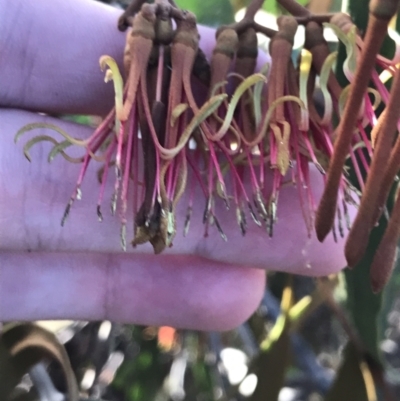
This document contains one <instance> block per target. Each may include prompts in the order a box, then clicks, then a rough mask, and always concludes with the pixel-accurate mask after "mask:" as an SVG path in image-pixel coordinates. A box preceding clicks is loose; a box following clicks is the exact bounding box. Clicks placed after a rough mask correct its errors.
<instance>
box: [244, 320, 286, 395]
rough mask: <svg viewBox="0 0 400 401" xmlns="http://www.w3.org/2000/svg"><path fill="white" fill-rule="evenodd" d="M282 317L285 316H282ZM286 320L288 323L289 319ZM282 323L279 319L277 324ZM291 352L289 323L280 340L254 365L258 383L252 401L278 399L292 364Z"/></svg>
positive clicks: (259, 357)
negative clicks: (287, 371)
mask: <svg viewBox="0 0 400 401" xmlns="http://www.w3.org/2000/svg"><path fill="white" fill-rule="evenodd" d="M281 317H283V316H282V315H281V316H280V318H281ZM285 320H286V322H287V321H288V319H285ZM281 323H282V320H281V319H279V318H278V320H277V322H276V324H278V325H281ZM274 328H275V327H274ZM272 330H274V329H272ZM290 352H291V348H290V335H289V329H288V323H285V325H284V327H283V330H282V331H281V334H280V336H279V338H278V339H277V340H276V341H274V342H272V343H271V344H270V346H269V347H268V349H267V350H266V351H262V352H261V353H260V355H259V356H258V357H257V359H256V361H255V363H254V371H255V373H256V374H257V378H258V381H257V386H256V389H255V390H254V393H253V395H252V396H251V398H250V401H276V400H277V399H278V396H279V392H280V391H281V388H282V387H283V383H284V380H285V374H286V370H287V368H288V366H289V364H290Z"/></svg>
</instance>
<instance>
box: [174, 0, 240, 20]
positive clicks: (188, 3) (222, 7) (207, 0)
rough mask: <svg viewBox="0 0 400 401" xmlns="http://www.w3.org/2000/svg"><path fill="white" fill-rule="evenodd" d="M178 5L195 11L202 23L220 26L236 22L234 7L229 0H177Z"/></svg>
mask: <svg viewBox="0 0 400 401" xmlns="http://www.w3.org/2000/svg"><path fill="white" fill-rule="evenodd" d="M176 4H177V5H178V7H180V8H183V9H185V10H189V11H191V12H193V13H194V14H195V15H196V17H197V21H198V22H199V23H200V24H204V25H209V26H218V25H223V24H230V23H232V22H234V13H233V7H232V5H231V3H230V1H229V0H219V1H218V3H216V2H215V0H202V1H198V0H176Z"/></svg>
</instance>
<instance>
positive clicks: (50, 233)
mask: <svg viewBox="0 0 400 401" xmlns="http://www.w3.org/2000/svg"><path fill="white" fill-rule="evenodd" d="M41 120H43V121H47V122H51V123H54V124H59V126H60V127H62V128H64V129H65V130H67V131H68V132H69V133H70V134H71V135H73V136H82V135H84V136H88V135H89V134H90V132H91V129H90V128H88V127H81V126H78V125H76V124H72V123H67V122H61V121H57V120H55V119H51V118H48V117H47V118H46V117H43V116H39V115H35V114H31V113H28V112H21V111H1V112H0V125H1V126H2V127H3V132H7V133H8V135H7V136H6V135H4V139H3V143H2V147H1V149H0V152H1V153H0V246H1V247H2V248H3V249H7V250H12V251H19V252H23V251H44V250H45V251H52V252H53V251H62V252H65V251H74V252H78V251H85V252H87V251H93V252H99V251H101V252H119V250H120V239H119V232H120V224H119V221H118V217H111V216H110V215H109V214H105V219H104V221H103V222H102V223H98V222H97V215H96V208H95V205H96V203H97V196H98V191H99V184H98V183H97V181H96V178H95V175H96V170H97V169H98V168H99V167H100V165H99V164H92V165H91V167H90V169H89V170H88V172H87V173H86V178H85V181H84V184H83V186H82V194H83V199H82V200H81V201H77V202H75V204H74V205H73V208H72V211H71V213H70V217H69V220H68V221H67V224H66V226H65V227H63V228H61V227H60V219H61V216H62V214H63V211H64V208H65V205H66V203H67V202H68V199H69V197H70V195H71V193H72V191H73V189H74V185H75V182H76V179H77V176H78V173H79V169H80V166H78V165H72V164H69V163H67V162H65V161H64V160H63V159H62V158H61V157H58V158H56V159H55V160H54V161H53V162H52V164H51V165H49V164H48V163H47V161H46V155H47V153H48V152H49V151H50V149H51V146H50V145H49V144H47V143H45V144H42V145H40V144H38V145H37V146H36V147H35V148H33V149H32V151H31V157H32V163H28V162H27V161H26V160H25V159H24V158H23V156H22V154H21V153H22V151H21V148H22V144H19V145H18V146H15V144H14V143H13V141H12V134H13V133H14V132H16V131H17V130H18V129H19V128H20V127H21V126H22V125H24V124H26V123H30V122H36V121H41ZM39 133H40V132H37V134H39ZM43 133H44V132H43ZM112 175H113V174H110V177H109V182H108V185H107V188H106V199H110V197H111V194H112V192H113V185H114V179H115V178H114V177H112ZM193 180H194V178H193V177H192V176H190V177H189V183H190V182H192V181H193ZM267 180H269V181H267V184H266V185H271V175H269V176H267ZM189 185H190V184H189ZM310 185H311V187H312V188H313V191H314V196H315V201H316V202H318V200H319V197H320V195H321V192H322V185H323V179H322V176H321V175H320V174H319V173H318V172H317V171H316V170H315V169H313V170H311V178H310ZM188 192H190V191H189V187H188V188H187V191H186V193H188ZM194 199H195V203H194V210H193V215H192V219H191V227H190V231H189V234H188V236H187V237H186V238H184V237H183V234H182V232H183V223H184V220H185V215H186V208H187V205H188V204H189V196H188V195H187V194H186V195H185V196H183V198H182V199H181V200H180V202H179V205H178V208H177V235H176V238H175V240H174V245H173V247H172V248H170V249H167V250H166V251H165V254H168V255H174V254H175V255H176V254H178V255H182V254H184V255H198V256H201V257H205V258H207V259H210V260H215V261H219V262H222V263H227V264H234V265H238V266H252V267H258V268H262V269H269V270H280V271H287V272H291V273H298V274H305V275H313V276H316V275H326V274H329V273H332V272H337V271H339V270H340V269H342V268H343V267H344V266H345V260H344V257H343V245H344V243H343V239H339V242H338V243H335V242H334V241H333V238H328V239H327V240H326V241H325V243H323V244H320V243H319V242H318V241H317V240H316V238H315V236H314V235H313V236H311V238H309V236H308V233H307V230H306V226H305V223H304V220H303V215H302V212H301V208H300V204H299V200H298V190H297V189H296V188H295V187H294V186H291V185H288V186H286V187H284V188H282V189H281V191H280V195H279V203H278V212H277V216H278V222H277V223H276V225H275V229H274V236H273V238H271V239H269V238H268V236H267V233H266V232H265V229H262V228H259V227H257V226H256V225H255V224H254V223H253V222H252V221H250V220H251V219H250V217H249V216H248V220H249V224H248V231H247V234H246V236H244V237H243V236H242V235H241V233H240V230H239V228H238V226H237V223H236V217H235V211H234V210H229V211H227V210H225V206H224V205H223V204H222V201H217V202H216V215H217V217H218V219H219V221H220V224H221V226H222V228H223V230H224V231H225V233H226V235H227V237H228V242H224V241H223V240H222V239H221V237H220V235H219V233H218V231H217V229H216V228H215V226H212V227H210V229H209V235H208V237H207V238H204V227H203V224H202V216H203V211H204V206H205V199H204V195H203V194H202V193H201V191H200V190H199V188H197V189H196V192H195V194H194ZM104 208H105V209H108V207H107V205H106V206H105V207H104ZM131 221H132V220H131ZM131 226H132V224H131ZM132 231H133V230H132V228H131V229H130V230H128V238H132V236H133V233H132ZM130 252H134V253H146V254H152V252H153V250H152V248H151V246H150V245H148V244H146V245H141V246H138V247H137V248H136V249H134V250H130Z"/></svg>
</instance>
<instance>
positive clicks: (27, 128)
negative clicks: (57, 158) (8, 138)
mask: <svg viewBox="0 0 400 401" xmlns="http://www.w3.org/2000/svg"><path fill="white" fill-rule="evenodd" d="M38 128H47V129H50V130H53V131H56V132H58V133H59V134H60V135H62V136H63V137H64V138H65V139H66V140H67V141H69V142H70V143H72V144H74V145H78V146H86V145H87V144H88V142H89V140H88V139H86V140H81V139H76V138H73V137H72V136H70V135H69V134H67V133H66V132H65V131H64V130H63V129H62V128H60V127H57V125H54V124H48V123H32V124H26V125H24V126H23V127H22V128H21V129H20V130H19V131H18V132H17V133H16V134H15V137H14V141H15V142H17V141H18V139H19V138H20V137H21V135H23V134H25V132H28V131H32V130H34V129H38ZM40 136H42V135H40ZM57 143H58V142H57Z"/></svg>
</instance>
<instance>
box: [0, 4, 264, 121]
mask: <svg viewBox="0 0 400 401" xmlns="http://www.w3.org/2000/svg"><path fill="white" fill-rule="evenodd" d="M121 13H122V11H121V10H117V9H115V8H112V7H109V6H106V5H104V4H102V3H99V2H97V1H93V0H69V1H64V0H52V1H46V0H36V1H30V2H25V1H22V0H15V1H12V2H9V1H7V0H0V41H1V42H0V44H1V51H2V57H1V58H0V105H2V106H5V107H17V108H22V109H29V110H36V111H42V112H48V113H76V114H99V115H104V114H106V113H107V112H108V111H109V110H110V109H111V107H112V106H113V98H114V95H113V88H112V84H108V85H106V84H105V83H104V73H102V72H101V71H100V68H99V58H100V57H101V56H102V55H105V54H107V55H109V56H111V57H113V58H114V59H115V60H117V62H118V63H119V65H120V67H121V66H122V56H123V51H124V46H125V33H121V32H119V31H118V29H117V20H118V17H119V16H120V15H121ZM200 33H201V43H200V45H201V47H202V49H203V50H204V51H205V52H206V53H207V54H211V51H212V48H213V46H214V43H215V30H214V29H211V28H206V27H200ZM266 60H267V58H266V56H265V55H263V56H262V57H261V58H260V63H261V62H262V63H264V62H265V61H266Z"/></svg>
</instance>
